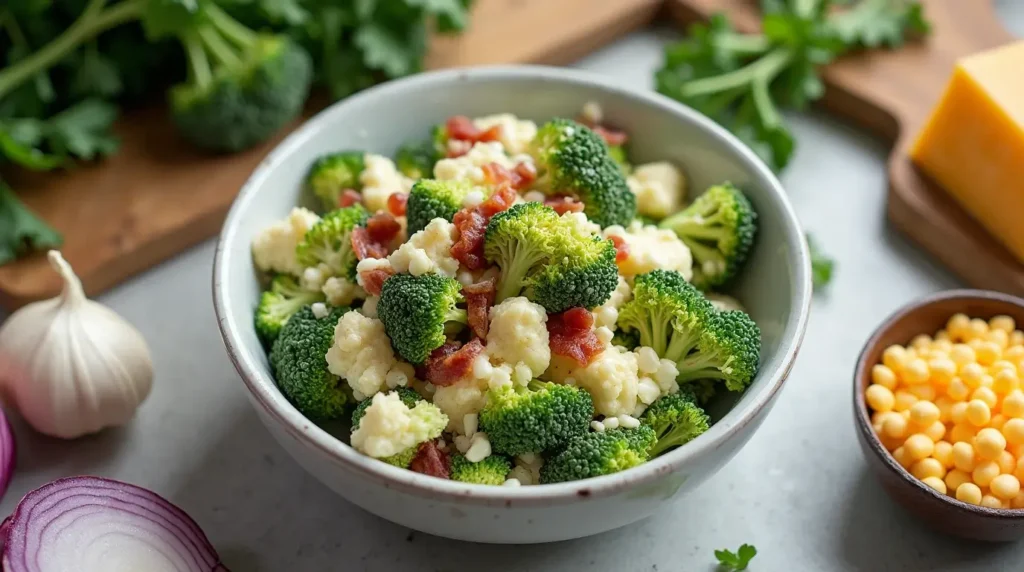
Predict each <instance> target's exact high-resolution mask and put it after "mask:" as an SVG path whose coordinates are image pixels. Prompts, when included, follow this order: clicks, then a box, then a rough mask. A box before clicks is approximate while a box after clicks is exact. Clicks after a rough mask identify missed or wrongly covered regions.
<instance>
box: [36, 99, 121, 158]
mask: <svg viewBox="0 0 1024 572" xmlns="http://www.w3.org/2000/svg"><path fill="white" fill-rule="evenodd" d="M115 119H117V107H116V106H115V105H114V104H112V103H109V102H106V101H102V100H99V99H86V100H84V101H82V102H79V103H78V104H76V105H74V106H72V107H69V108H68V109H65V110H64V111H62V112H60V113H58V114H57V115H54V116H53V117H52V118H50V120H49V121H48V122H47V127H46V139H47V142H48V143H49V145H50V148H51V149H52V150H53V151H54V153H56V154H63V155H70V156H72V157H75V158H78V159H85V160H87V161H88V160H92V159H95V158H97V157H105V156H107V155H110V154H111V153H113V152H114V151H116V150H117V147H118V139H117V138H116V137H115V136H114V135H112V134H111V133H110V128H111V126H112V125H113V123H114V120H115Z"/></svg>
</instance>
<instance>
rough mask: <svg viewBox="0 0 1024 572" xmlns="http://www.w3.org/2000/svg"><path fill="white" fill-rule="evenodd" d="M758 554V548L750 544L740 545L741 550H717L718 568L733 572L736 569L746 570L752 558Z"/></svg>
mask: <svg viewBox="0 0 1024 572" xmlns="http://www.w3.org/2000/svg"><path fill="white" fill-rule="evenodd" d="M754 556H757V549H756V548H754V547H753V546H751V545H749V544H744V545H743V546H740V547H739V550H737V551H736V552H732V551H731V550H725V549H722V550H716V551H715V558H717V559H718V569H719V570H721V571H722V572H733V571H734V570H746V569H747V565H748V564H750V561H751V559H753V558H754Z"/></svg>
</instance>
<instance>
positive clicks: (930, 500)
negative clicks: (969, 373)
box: [853, 290, 1024, 541]
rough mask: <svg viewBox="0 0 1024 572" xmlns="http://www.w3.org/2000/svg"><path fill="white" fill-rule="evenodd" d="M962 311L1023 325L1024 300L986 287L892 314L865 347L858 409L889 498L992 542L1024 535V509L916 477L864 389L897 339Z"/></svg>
mask: <svg viewBox="0 0 1024 572" xmlns="http://www.w3.org/2000/svg"><path fill="white" fill-rule="evenodd" d="M958 312H961V313H964V314H967V315H968V316H970V317H971V318H982V319H988V318H991V317H993V316H997V315H1000V314H1005V315H1008V316H1012V317H1013V319H1014V320H1016V321H1017V324H1018V326H1020V325H1024V299H1021V298H1016V297H1014V296H1009V295H1006V294H1000V293H997V292H989V291H985V290H951V291H947V292H942V293H939V294H936V295H934V296H929V297H927V298H924V299H922V300H919V301H916V302H913V303H911V304H909V305H907V306H905V307H903V308H902V309H900V310H899V311H897V312H896V313H895V314H893V315H892V316H890V317H889V318H887V319H886V320H885V322H883V323H882V325H881V326H879V327H878V329H877V330H875V333H874V334H872V336H871V338H870V339H869V340H868V341H867V344H865V345H864V349H863V350H861V353H860V357H859V358H858V360H857V371H856V373H855V374H854V377H853V409H854V419H855V423H856V425H857V440H858V441H860V446H861V449H862V450H863V452H864V458H865V459H867V461H868V465H870V466H871V470H872V471H873V472H874V473H875V475H876V476H877V477H878V478H879V480H880V481H881V483H882V487H883V488H884V489H885V490H886V492H887V493H888V494H889V496H890V497H892V499H893V500H894V501H896V502H897V503H899V504H900V505H902V506H903V508H905V509H906V510H908V511H910V513H912V514H914V515H916V516H917V517H918V518H920V519H921V520H923V521H924V522H925V523H926V524H928V525H929V526H930V527H932V528H933V529H935V530H938V531H939V532H943V533H946V534H950V535H953V536H959V537H962V538H970V539H975V540H987V541H1012V540H1020V539H1021V538H1024V510H1016V509H991V508H985V507H981V506H976V505H971V504H967V503H964V502H961V501H958V500H956V499H954V498H952V497H948V496H946V495H942V494H939V493H938V492H937V491H935V490H934V489H932V488H931V487H929V486H928V485H925V484H924V483H922V482H921V481H919V480H917V479H916V478H915V477H914V476H913V475H911V474H910V473H909V472H908V471H907V470H906V469H904V468H903V467H901V466H900V465H899V464H898V463H897V462H896V460H895V459H893V457H892V455H890V454H889V452H888V451H887V450H886V449H885V447H884V446H883V445H882V443H881V441H879V439H878V437H877V436H876V435H875V431H874V429H873V428H872V427H871V417H870V414H869V413H868V407H867V403H866V402H865V400H864V390H865V389H866V388H867V386H868V384H870V383H871V367H872V366H873V365H875V364H877V363H881V358H882V352H883V351H884V350H885V348H887V347H889V346H890V345H892V344H900V345H907V344H908V343H909V342H910V340H911V339H912V338H913V337H914V336H916V335H918V334H928V335H934V333H935V332H936V331H938V330H940V329H942V328H943V327H944V326H945V324H946V322H947V320H949V317H950V316H952V315H953V314H956V313H958Z"/></svg>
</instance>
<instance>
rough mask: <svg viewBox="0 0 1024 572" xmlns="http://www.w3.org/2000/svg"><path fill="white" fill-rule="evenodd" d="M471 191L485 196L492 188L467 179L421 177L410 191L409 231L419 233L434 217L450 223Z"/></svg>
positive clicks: (407, 209)
mask: <svg viewBox="0 0 1024 572" xmlns="http://www.w3.org/2000/svg"><path fill="white" fill-rule="evenodd" d="M472 191H477V192H480V193H481V194H482V195H483V196H484V198H486V197H487V196H488V195H489V194H490V191H489V190H488V189H486V188H484V187H474V186H473V185H471V184H469V183H468V182H466V181H437V180H434V179H421V180H419V181H416V183H415V184H413V186H412V189H411V190H410V191H409V202H408V203H406V206H405V216H406V221H407V223H408V224H407V228H408V234H409V235H410V236H412V234H413V233H415V232H419V231H421V230H423V229H424V228H426V227H427V224H429V223H430V221H432V220H434V219H435V218H443V219H444V220H446V221H448V222H451V221H452V219H453V218H454V217H455V213H457V212H458V211H459V209H461V208H462V201H463V200H464V199H465V198H466V195H468V194H469V193H470V192H472Z"/></svg>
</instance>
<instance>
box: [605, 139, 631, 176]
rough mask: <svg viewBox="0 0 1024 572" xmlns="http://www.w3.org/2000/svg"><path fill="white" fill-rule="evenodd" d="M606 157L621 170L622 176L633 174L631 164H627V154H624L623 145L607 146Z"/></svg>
mask: <svg viewBox="0 0 1024 572" xmlns="http://www.w3.org/2000/svg"><path fill="white" fill-rule="evenodd" d="M608 156H610V157H611V158H612V161H615V164H616V165H618V166H619V169H622V174H623V175H627V176H628V175H629V174H630V173H632V172H633V164H632V163H630V162H629V154H628V153H627V152H626V146H625V145H609V146H608Z"/></svg>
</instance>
